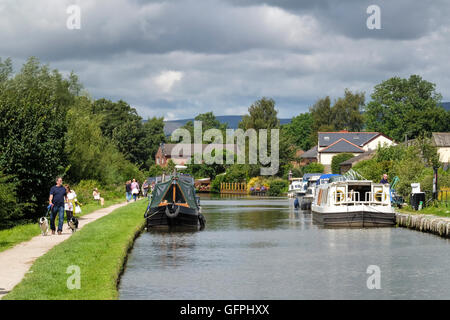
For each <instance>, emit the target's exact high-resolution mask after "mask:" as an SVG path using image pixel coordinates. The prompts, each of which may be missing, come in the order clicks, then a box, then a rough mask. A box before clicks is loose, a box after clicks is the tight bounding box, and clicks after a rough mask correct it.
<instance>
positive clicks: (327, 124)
mask: <svg viewBox="0 0 450 320" xmlns="http://www.w3.org/2000/svg"><path fill="white" fill-rule="evenodd" d="M364 100H365V99H364V93H363V92H356V93H352V92H351V91H350V90H348V89H345V93H344V97H343V98H339V99H337V100H336V101H335V102H334V105H333V106H331V101H330V97H328V96H327V97H325V98H322V99H319V100H317V102H316V103H315V104H314V105H313V106H312V107H311V108H309V111H310V113H311V117H312V121H313V124H312V132H311V137H310V141H311V142H312V145H315V144H317V132H327V131H339V130H348V131H361V130H362V128H363V127H364V116H363V115H362V111H363V108H364ZM304 150H305V149H304ZM306 150H307V149H306Z"/></svg>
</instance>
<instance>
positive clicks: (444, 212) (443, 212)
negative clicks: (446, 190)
mask: <svg viewBox="0 0 450 320" xmlns="http://www.w3.org/2000/svg"><path fill="white" fill-rule="evenodd" d="M399 211H400V212H402V213H409V214H429V215H434V216H437V217H447V218H450V207H446V206H430V207H426V208H423V209H422V210H419V211H416V210H414V209H413V208H411V207H410V206H407V207H406V208H404V209H400V210H399Z"/></svg>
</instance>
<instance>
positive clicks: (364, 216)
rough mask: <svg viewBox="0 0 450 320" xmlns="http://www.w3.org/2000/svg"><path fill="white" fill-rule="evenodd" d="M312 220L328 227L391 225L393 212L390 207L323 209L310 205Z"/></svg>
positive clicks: (393, 223)
mask: <svg viewBox="0 0 450 320" xmlns="http://www.w3.org/2000/svg"><path fill="white" fill-rule="evenodd" d="M312 213H313V221H314V222H316V223H318V224H322V225H324V226H328V227H357V228H365V227H392V226H395V224H396V222H395V212H394V210H393V209H392V208H391V207H382V206H377V207H376V208H375V207H374V206H368V205H353V206H336V207H334V208H327V209H325V210H324V209H323V208H321V207H318V206H315V205H313V206H312Z"/></svg>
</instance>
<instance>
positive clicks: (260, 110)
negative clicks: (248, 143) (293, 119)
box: [239, 97, 280, 130]
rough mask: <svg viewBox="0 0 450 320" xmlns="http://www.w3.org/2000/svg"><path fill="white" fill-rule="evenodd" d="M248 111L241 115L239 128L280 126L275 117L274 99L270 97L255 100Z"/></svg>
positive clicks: (256, 128) (257, 128) (273, 127)
mask: <svg viewBox="0 0 450 320" xmlns="http://www.w3.org/2000/svg"><path fill="white" fill-rule="evenodd" d="M248 113H249V114H246V115H244V116H243V117H242V121H241V122H240V123H239V128H241V129H244V130H247V129H255V130H259V129H275V128H279V127H280V120H278V118H277V113H278V111H277V110H275V101H274V100H273V99H270V98H265V97H264V98H262V99H260V100H257V101H255V102H254V103H253V104H252V105H251V106H250V107H249V108H248Z"/></svg>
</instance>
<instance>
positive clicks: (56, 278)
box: [3, 201, 147, 300]
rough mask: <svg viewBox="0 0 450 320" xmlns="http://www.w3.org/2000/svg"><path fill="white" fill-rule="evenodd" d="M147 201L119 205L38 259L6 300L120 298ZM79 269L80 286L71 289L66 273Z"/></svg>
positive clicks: (141, 225)
mask: <svg viewBox="0 0 450 320" xmlns="http://www.w3.org/2000/svg"><path fill="white" fill-rule="evenodd" d="M146 206H147V201H138V202H136V203H131V204H129V205H127V206H125V207H122V208H119V209H117V210H115V211H113V212H112V213H110V214H108V215H107V216H105V217H103V218H101V219H98V220H97V221H94V222H91V223H90V224H88V225H86V226H85V227H84V228H83V229H81V230H80V231H78V232H76V233H75V234H74V235H73V236H72V237H70V238H69V239H68V240H66V241H64V242H63V243H61V244H59V245H57V246H55V247H54V248H53V249H52V250H50V251H49V252H47V253H46V254H45V255H43V256H42V257H40V258H39V259H37V260H36V262H35V263H34V265H33V266H32V267H31V269H30V272H29V273H28V274H27V275H26V276H25V278H24V279H23V280H22V282H21V283H19V284H18V285H17V286H16V287H15V288H14V289H13V290H12V291H11V292H10V293H9V294H8V295H6V296H5V297H4V298H3V299H13V300H36V299H43V300H71V299H79V300H91V299H99V300H104V299H117V297H118V292H117V282H118V278H119V275H120V273H121V271H122V268H123V264H124V261H125V259H126V256H127V254H128V250H129V249H130V248H131V246H132V244H133V242H134V239H135V236H136V235H137V234H138V233H139V231H140V230H142V228H143V226H144V223H145V220H144V211H145V207H146ZM70 266H78V267H79V268H80V277H81V278H80V279H81V288H80V289H72V290H71V289H69V288H68V287H67V280H68V278H69V277H70V276H71V274H68V273H66V272H67V268H68V267H70Z"/></svg>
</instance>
